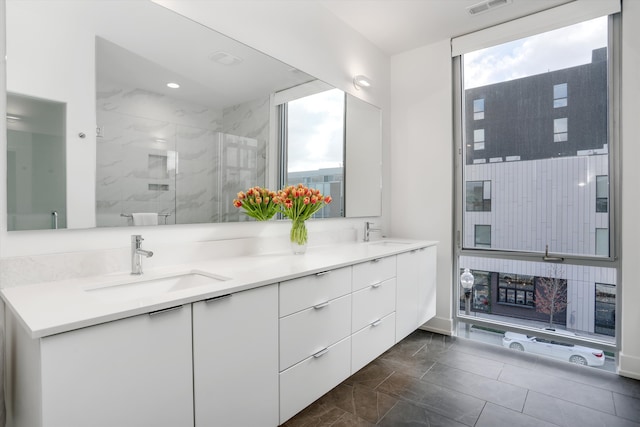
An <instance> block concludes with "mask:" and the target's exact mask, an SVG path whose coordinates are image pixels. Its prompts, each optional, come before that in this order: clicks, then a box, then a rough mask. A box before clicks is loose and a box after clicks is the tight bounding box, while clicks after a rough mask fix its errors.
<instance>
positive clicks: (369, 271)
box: [353, 256, 396, 291]
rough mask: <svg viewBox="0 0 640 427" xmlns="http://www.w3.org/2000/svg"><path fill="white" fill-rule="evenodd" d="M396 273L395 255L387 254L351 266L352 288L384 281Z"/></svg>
mask: <svg viewBox="0 0 640 427" xmlns="http://www.w3.org/2000/svg"><path fill="white" fill-rule="evenodd" d="M395 275H396V257H395V256H388V257H384V258H376V259H374V260H371V261H368V262H363V263H360V264H356V265H354V266H353V290H354V291H357V290H359V289H362V288H366V287H367V286H370V285H373V284H374V283H380V282H384V281H385V280H387V279H391V278H392V277H395Z"/></svg>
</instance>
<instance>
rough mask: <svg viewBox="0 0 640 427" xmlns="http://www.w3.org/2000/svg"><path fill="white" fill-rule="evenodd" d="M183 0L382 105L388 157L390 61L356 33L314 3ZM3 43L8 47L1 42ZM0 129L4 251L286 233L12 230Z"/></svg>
mask: <svg viewBox="0 0 640 427" xmlns="http://www.w3.org/2000/svg"><path fill="white" fill-rule="evenodd" d="M165 3H171V2H169V1H167V2H165ZM174 3H178V2H174ZM180 3H182V4H186V3H188V7H189V11H190V12H191V13H193V14H194V15H195V16H196V17H198V18H206V20H207V24H208V25H210V26H211V27H213V28H214V29H217V30H219V31H220V32H222V33H226V34H228V35H229V36H231V37H233V38H235V39H237V40H238V41H240V42H243V43H245V44H247V45H250V46H252V47H256V48H258V49H259V50H262V51H263V52H265V53H267V54H269V55H271V56H274V57H276V58H278V59H280V60H282V61H284V62H286V63H288V64H290V65H292V66H294V67H296V68H299V69H301V70H303V71H305V72H307V73H309V74H311V75H314V76H316V77H318V78H320V79H322V80H324V81H326V82H328V83H330V84H332V85H333V86H336V87H338V88H340V89H342V90H344V91H346V92H350V93H354V94H355V95H356V96H359V97H362V98H363V99H365V100H366V101H368V102H371V103H373V104H375V105H377V106H379V107H381V108H382V109H383V112H384V117H383V150H384V154H385V157H388V152H389V137H388V135H389V131H388V112H389V105H388V102H389V59H388V57H387V56H385V55H384V54H383V53H382V52H381V51H379V50H378V49H377V48H376V47H374V46H373V45H372V44H370V43H369V42H367V41H366V40H365V39H364V38H363V37H362V36H361V35H360V34H359V33H357V32H355V31H353V30H351V29H350V28H349V27H347V26H346V25H345V24H344V23H343V22H342V21H340V20H339V19H338V18H336V17H335V16H334V15H332V14H330V13H329V12H327V11H326V10H324V9H321V8H319V7H313V6H312V5H310V4H305V5H303V6H301V5H300V4H297V3H294V2H265V4H261V3H259V2H253V3H252V4H251V6H250V7H248V6H247V4H246V3H245V4H243V3H244V2H242V1H233V2H232V1H216V2H180ZM0 5H1V6H2V13H3V15H2V17H1V18H2V19H1V21H2V22H1V24H0V25H2V28H0V33H1V34H2V35H3V36H4V33H5V32H4V27H5V18H4V9H5V7H4V6H5V0H0ZM0 48H1V49H2V50H4V43H2V44H1V47H0ZM4 58H5V53H4V52H0V61H4ZM0 65H2V68H1V69H0V90H2V91H4V90H6V87H5V77H6V71H5V70H6V69H5V66H4V65H5V63H4V62H2V64H0ZM354 74H366V75H368V76H369V77H370V78H371V79H372V81H373V82H374V86H373V88H371V89H370V90H367V91H364V90H361V91H356V89H355V88H354V86H353V83H352V76H353V75H354ZM0 98H2V100H1V101H0V103H1V105H0V113H1V114H4V112H5V111H6V108H5V99H4V97H0ZM0 132H1V134H2V135H3V136H2V139H1V140H0V141H1V143H0V162H1V163H0V164H1V165H2V166H0V227H1V228H0V230H1V231H0V257H11V256H23V255H35V254H46V253H59V252H73V251H84V250H94V249H105V248H117V247H125V246H127V245H128V244H129V236H130V235H131V234H134V233H138V232H141V233H142V234H144V236H145V239H146V242H145V244H146V246H147V247H149V248H151V249H152V248H153V245H154V244H162V243H166V242H176V243H178V242H185V243H187V242H193V241H204V240H215V239H229V238H238V237H251V236H256V235H259V236H273V235H281V234H286V233H288V227H287V226H286V225H284V224H277V223H275V222H273V223H272V224H271V223H270V224H207V225H182V226H163V227H158V228H148V227H147V228H135V227H126V228H112V229H90V230H57V231H24V232H11V233H7V232H6V219H7V218H6V170H5V166H4V165H5V164H6V161H5V159H6V138H5V137H4V135H6V131H5V122H4V121H3V120H2V121H0ZM383 158H384V157H383ZM87 159H88V160H87V161H88V162H93V163H95V157H94V156H87ZM384 169H385V170H384V171H383V174H384V177H385V178H384V182H383V185H384V186H385V188H388V185H387V184H388V176H389V175H388V169H389V166H388V165H385V167H384ZM91 185H93V184H91ZM388 193H389V192H388V191H387V192H386V193H385V194H388ZM384 205H388V204H386V203H385V204H384ZM383 214H384V211H383ZM363 224H364V219H336V220H323V221H313V223H312V224H310V225H309V229H310V232H311V233H313V232H314V231H322V230H331V229H334V230H335V229H341V228H345V227H356V228H357V229H359V230H360V229H361V228H362V226H363ZM360 235H361V233H360Z"/></svg>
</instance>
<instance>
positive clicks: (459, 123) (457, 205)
mask: <svg viewBox="0 0 640 427" xmlns="http://www.w3.org/2000/svg"><path fill="white" fill-rule="evenodd" d="M585 20H586V19H585ZM567 25H570V24H567ZM561 26H565V25H559V26H558V27H561ZM543 32H545V31H539V32H538V33H543ZM608 33H609V34H608V56H609V58H608V72H607V80H608V87H609V91H608V97H609V99H608V106H609V108H608V113H607V114H608V131H607V132H608V144H609V145H608V154H609V159H608V163H609V164H608V169H609V206H608V210H609V223H608V227H609V248H610V249H609V256H607V257H603V256H595V255H594V256H591V255H576V254H557V255H556V254H549V257H550V258H559V259H561V260H562V262H563V263H565V264H570V265H577V266H581V265H583V266H594V267H606V268H613V269H615V270H616V274H617V278H618V279H617V282H618V283H617V284H616V286H617V287H618V288H621V283H620V280H621V277H622V275H621V269H620V257H619V254H620V247H621V244H620V240H621V236H620V228H619V225H620V224H621V214H620V212H621V210H620V209H619V200H620V191H621V186H620V172H619V171H620V164H621V160H620V155H619V151H620V148H619V134H620V130H619V128H620V125H619V123H620V122H619V119H620V81H621V60H620V55H621V50H622V44H621V14H620V13H613V14H610V15H608ZM500 43H501V41H500V40H497V41H496V43H495V44H496V45H498V44H500ZM457 50H458V49H454V51H457ZM461 58H462V56H461V55H459V54H458V56H453V57H452V65H453V66H452V80H453V95H454V96H453V123H454V126H453V141H454V144H453V146H452V148H453V149H454V150H455V151H454V158H455V162H454V166H455V167H454V188H455V197H454V217H455V220H454V229H453V239H454V262H453V263H452V264H453V265H452V267H453V270H452V272H453V283H452V286H453V288H454V290H453V292H454V298H452V300H453V320H454V325H457V324H458V323H459V322H465V321H466V322H469V323H473V324H476V325H478V326H484V327H488V328H495V327H496V326H500V327H501V328H502V329H504V330H509V331H513V332H518V333H523V334H531V333H532V332H534V333H535V335H536V336H540V337H542V338H548V339H557V336H556V335H554V334H553V333H546V332H544V331H542V332H541V331H540V330H534V329H533V328H532V327H528V326H519V325H515V324H513V323H511V322H500V321H495V320H485V319H483V318H478V317H472V316H466V315H465V314H464V313H462V312H460V311H459V310H457V309H456V304H457V300H458V299H459V295H460V292H461V291H460V283H459V276H460V275H459V273H457V272H458V271H459V269H460V257H461V256H468V257H478V258H492V259H504V260H515V261H518V260H519V261H530V262H540V261H541V260H543V261H544V260H545V258H546V257H545V253H542V252H535V251H528V252H526V251H518V252H516V251H508V250H499V249H478V248H463V240H462V230H463V222H464V214H465V213H466V210H465V204H466V200H465V199H464V197H463V196H464V186H465V177H464V175H463V170H464V167H465V163H464V155H463V153H464V150H465V146H464V144H463V135H464V129H465V127H464V126H465V124H464V122H463V109H464V106H465V102H466V101H465V98H464V91H463V85H462V76H463V72H462V60H461ZM567 95H568V94H567ZM474 163H475V161H474ZM594 232H595V231H594ZM619 290H620V289H618V291H619ZM496 301H497V296H496ZM620 307H621V303H620V298H617V299H616V312H617V313H620ZM621 317H622V316H620V315H617V316H616V337H615V344H612V343H611V342H608V341H601V340H598V339H591V338H587V337H578V338H573V337H566V338H565V337H562V338H563V341H566V342H569V343H572V344H578V345H585V344H587V345H588V344H597V345H599V346H600V348H603V349H605V350H607V351H614V352H617V351H618V349H619V348H620V340H621V333H620V331H621V324H620V319H621ZM456 329H457V328H456Z"/></svg>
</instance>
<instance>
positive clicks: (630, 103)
mask: <svg viewBox="0 0 640 427" xmlns="http://www.w3.org/2000/svg"><path fill="white" fill-rule="evenodd" d="M639 24H640V2H638V1H636V0H624V1H623V2H622V106H621V109H622V117H621V123H622V146H621V156H622V233H621V234H622V236H623V240H622V258H621V259H622V289H621V290H622V292H621V293H620V296H619V298H620V299H621V300H622V322H621V323H622V331H621V332H622V348H621V351H620V364H619V367H620V373H621V374H623V375H626V376H630V377H633V378H637V379H640V333H639V332H638V327H639V326H640V310H638V302H639V301H640V284H639V283H638V273H637V268H638V267H637V265H638V259H639V258H640V245H638V241H637V239H638V238H640V221H639V220H638V218H639V217H640V216H639V215H638V212H640V187H638V182H640V168H638V159H640V143H639V139H640V121H638V117H639V116H640V98H639V97H638V94H640V79H638V70H639V69H640V25H639Z"/></svg>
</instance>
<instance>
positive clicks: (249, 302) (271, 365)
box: [173, 285, 279, 427]
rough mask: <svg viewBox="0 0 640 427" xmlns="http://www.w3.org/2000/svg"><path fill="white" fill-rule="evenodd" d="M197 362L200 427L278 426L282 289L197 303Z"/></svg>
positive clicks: (196, 391)
mask: <svg viewBox="0 0 640 427" xmlns="http://www.w3.org/2000/svg"><path fill="white" fill-rule="evenodd" d="M193 361H194V362H193V363H194V375H193V377H194V395H195V416H196V423H195V425H196V427H209V426H247V427H249V426H251V427H254V426H255V427H263V426H264V427H269V426H277V425H278V419H279V417H278V286H277V285H269V286H263V287H260V288H256V289H251V290H248V291H243V292H238V293H235V294H231V295H230V296H228V297H224V298H216V299H212V300H209V301H201V302H198V303H195V304H194V305H193ZM173 425H178V424H173ZM180 425H184V424H180Z"/></svg>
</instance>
